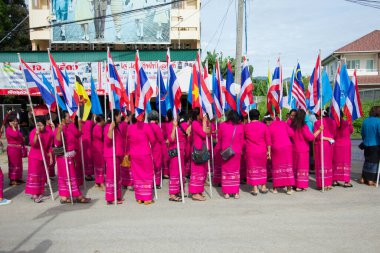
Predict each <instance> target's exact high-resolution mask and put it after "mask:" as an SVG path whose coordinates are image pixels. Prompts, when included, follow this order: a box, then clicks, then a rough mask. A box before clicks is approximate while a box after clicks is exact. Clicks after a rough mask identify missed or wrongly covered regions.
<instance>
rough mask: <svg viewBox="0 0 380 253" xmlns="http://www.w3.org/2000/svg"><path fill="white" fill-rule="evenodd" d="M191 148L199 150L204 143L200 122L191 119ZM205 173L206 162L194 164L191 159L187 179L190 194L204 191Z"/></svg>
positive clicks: (204, 137) (204, 136)
mask: <svg viewBox="0 0 380 253" xmlns="http://www.w3.org/2000/svg"><path fill="white" fill-rule="evenodd" d="M190 139H191V140H192V144H193V145H192V148H191V150H192V151H193V150H194V148H196V149H199V150H201V149H202V146H203V145H206V133H205V132H204V131H203V127H202V122H200V121H193V122H192V125H191V136H190ZM206 175H207V162H205V163H203V164H196V163H194V161H193V160H191V173H190V181H189V193H190V194H202V193H203V191H204V184H205V180H206Z"/></svg>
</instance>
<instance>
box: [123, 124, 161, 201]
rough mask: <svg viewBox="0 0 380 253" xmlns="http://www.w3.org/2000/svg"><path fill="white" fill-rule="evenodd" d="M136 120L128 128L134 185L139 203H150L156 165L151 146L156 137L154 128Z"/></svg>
mask: <svg viewBox="0 0 380 253" xmlns="http://www.w3.org/2000/svg"><path fill="white" fill-rule="evenodd" d="M132 120H133V121H132V122H134V123H133V124H132V125H131V126H129V128H128V134H127V141H128V143H129V154H130V159H131V168H132V176H133V185H134V191H135V197H136V201H137V202H138V203H139V204H142V203H144V204H145V205H149V204H152V203H153V176H154V166H153V160H152V150H151V148H150V147H151V146H153V145H154V141H155V139H156V137H155V136H154V134H153V132H152V128H151V127H150V126H149V125H148V124H146V123H144V122H141V121H138V122H135V121H136V119H135V118H132Z"/></svg>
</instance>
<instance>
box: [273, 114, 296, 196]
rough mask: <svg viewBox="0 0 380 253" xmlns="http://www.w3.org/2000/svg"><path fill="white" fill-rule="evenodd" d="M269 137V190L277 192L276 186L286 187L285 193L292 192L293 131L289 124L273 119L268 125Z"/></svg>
mask: <svg viewBox="0 0 380 253" xmlns="http://www.w3.org/2000/svg"><path fill="white" fill-rule="evenodd" d="M269 133H270V137H271V142H272V146H271V158H272V176H273V189H272V190H271V192H273V193H277V188H278V187H284V186H286V187H287V191H286V194H288V195H290V194H292V186H293V185H294V183H295V182H294V173H293V151H292V148H293V145H292V142H291V141H290V138H292V137H293V135H294V131H293V130H292V129H291V128H290V126H289V125H288V124H287V123H286V122H284V121H280V120H274V121H272V123H271V124H270V126H269Z"/></svg>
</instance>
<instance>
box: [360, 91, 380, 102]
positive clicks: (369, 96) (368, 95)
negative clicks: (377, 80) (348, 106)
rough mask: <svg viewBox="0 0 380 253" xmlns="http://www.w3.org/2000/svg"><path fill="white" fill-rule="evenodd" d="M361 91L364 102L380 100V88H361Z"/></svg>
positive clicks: (361, 98)
mask: <svg viewBox="0 0 380 253" xmlns="http://www.w3.org/2000/svg"><path fill="white" fill-rule="evenodd" d="M359 93H360V100H361V101H362V102H372V103H373V104H375V103H376V102H378V101H379V100H380V89H368V90H360V91H359Z"/></svg>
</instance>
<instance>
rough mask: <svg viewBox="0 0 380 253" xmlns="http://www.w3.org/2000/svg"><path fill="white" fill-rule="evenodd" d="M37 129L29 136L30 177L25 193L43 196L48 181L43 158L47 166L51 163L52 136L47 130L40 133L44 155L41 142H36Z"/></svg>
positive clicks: (28, 177) (27, 179)
mask: <svg viewBox="0 0 380 253" xmlns="http://www.w3.org/2000/svg"><path fill="white" fill-rule="evenodd" d="M35 135H36V129H35V128H34V129H33V130H32V131H31V132H30V134H29V143H30V151H29V155H28V176H27V178H26V185H25V193H26V194H30V195H42V194H43V193H44V185H45V181H46V172H45V165H44V163H43V156H44V158H45V161H46V165H48V164H49V162H50V156H49V155H48V154H49V152H50V149H51V146H52V142H53V139H52V135H51V133H50V131H47V129H45V130H44V131H43V132H40V134H39V136H40V139H41V143H42V150H43V152H44V153H43V154H42V153H41V148H40V142H39V141H38V138H37V141H36V142H34V136H35Z"/></svg>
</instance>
